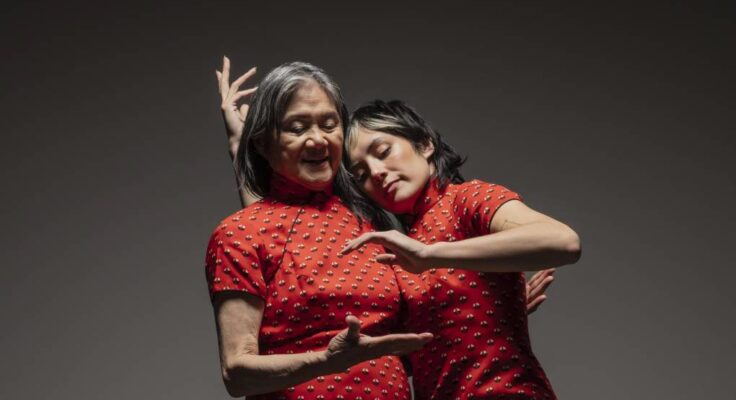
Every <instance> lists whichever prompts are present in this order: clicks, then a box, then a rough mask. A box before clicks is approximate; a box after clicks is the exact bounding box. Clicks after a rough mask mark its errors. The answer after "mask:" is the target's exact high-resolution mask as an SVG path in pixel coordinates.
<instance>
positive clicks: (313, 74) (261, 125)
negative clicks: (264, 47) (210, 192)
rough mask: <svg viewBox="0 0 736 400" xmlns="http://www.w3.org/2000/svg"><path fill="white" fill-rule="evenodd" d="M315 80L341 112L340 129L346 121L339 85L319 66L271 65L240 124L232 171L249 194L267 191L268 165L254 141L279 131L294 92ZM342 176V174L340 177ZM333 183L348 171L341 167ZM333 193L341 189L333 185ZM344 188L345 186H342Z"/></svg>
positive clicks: (341, 180) (339, 181)
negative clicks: (239, 137)
mask: <svg viewBox="0 0 736 400" xmlns="http://www.w3.org/2000/svg"><path fill="white" fill-rule="evenodd" d="M312 81H313V82H317V84H318V85H319V86H320V87H321V88H322V89H323V90H324V91H325V93H326V94H327V96H328V97H329V98H330V100H332V102H333V103H334V104H335V109H336V110H337V112H338V114H339V115H340V124H341V125H342V128H343V132H344V131H345V128H346V125H347V123H348V110H347V107H346V106H345V102H344V101H343V98H342V94H341V93H340V88H339V87H338V86H337V83H335V81H333V80H332V78H330V77H329V76H328V75H327V74H326V73H325V72H324V71H323V70H322V69H321V68H319V67H316V66H314V65H312V64H309V63H305V62H298V61H297V62H290V63H286V64H282V65H280V66H278V67H276V68H274V69H273V70H272V71H271V72H269V73H268V75H266V76H265V77H264V78H263V80H262V81H261V83H260V84H259V85H258V90H257V91H256V93H255V95H254V96H253V99H252V100H251V103H250V108H249V109H248V115H247V117H246V119H245V125H244V126H243V135H242V137H241V139H240V146H239V148H238V154H237V156H236V158H235V170H236V172H237V175H238V178H239V181H240V184H241V185H242V186H243V187H244V188H245V189H246V190H248V191H250V192H251V193H254V194H256V195H258V196H261V197H263V196H265V195H267V194H268V191H269V182H270V179H271V174H272V172H273V171H272V170H271V166H270V165H269V164H268V161H267V160H266V159H265V158H264V157H263V156H262V155H261V154H260V153H259V152H258V150H257V148H256V146H255V143H256V140H259V139H260V140H263V139H261V138H266V143H268V137H270V135H271V133H272V132H280V131H281V129H280V123H281V121H282V120H283V118H284V115H285V114H286V110H287V108H288V106H289V102H290V101H291V99H292V97H293V96H294V93H296V91H297V90H299V88H300V87H302V86H303V85H304V84H306V83H308V82H312ZM343 175H344V176H343ZM335 183H336V184H338V185H343V184H349V179H348V175H347V171H346V170H345V169H344V168H343V167H342V166H341V167H340V168H339V169H338V174H337V176H336V181H335ZM335 189H336V190H335V194H338V192H340V191H341V190H338V188H335ZM342 189H345V190H347V188H342Z"/></svg>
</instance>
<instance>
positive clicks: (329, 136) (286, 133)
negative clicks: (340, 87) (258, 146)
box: [265, 81, 343, 190]
mask: <svg viewBox="0 0 736 400" xmlns="http://www.w3.org/2000/svg"><path fill="white" fill-rule="evenodd" d="M279 129H280V132H275V133H274V135H275V136H274V137H272V140H271V143H270V145H268V146H267V148H266V149H265V153H266V154H265V155H266V158H267V159H268V162H269V164H270V166H271V168H272V169H273V171H274V172H276V173H278V174H281V175H282V176H283V177H285V178H286V179H288V180H290V181H292V182H295V183H298V184H300V185H302V186H304V187H306V188H308V189H311V190H324V189H326V188H327V187H328V186H329V185H330V184H331V183H332V180H333V178H334V177H335V174H336V173H337V169H338V168H339V166H340V161H341V157H342V141H343V132H342V125H341V123H340V114H339V113H338V111H337V109H336V108H335V104H334V103H333V102H332V100H331V99H330V97H329V96H328V95H327V93H326V92H325V91H324V90H323V89H322V88H321V87H320V86H319V84H317V82H314V81H310V82H307V83H305V84H304V85H302V86H301V87H300V88H299V89H298V90H297V91H296V93H294V95H293V97H292V99H291V102H290V103H289V106H288V108H287V110H286V114H285V115H284V118H283V120H282V121H281V123H280V127H279Z"/></svg>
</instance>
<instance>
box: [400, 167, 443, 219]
mask: <svg viewBox="0 0 736 400" xmlns="http://www.w3.org/2000/svg"><path fill="white" fill-rule="evenodd" d="M439 184H440V183H439V179H437V178H432V179H430V180H429V182H427V184H426V185H425V186H424V189H422V193H421V194H420V195H419V197H417V201H416V203H414V208H413V209H412V211H411V214H405V215H404V216H403V217H404V218H403V220H404V222H405V223H407V224H408V226H412V225H414V222H416V221H417V220H419V219H420V218H421V217H422V215H424V214H425V213H426V212H427V211H429V209H430V208H432V207H433V206H434V205H435V204H437V202H438V201H440V200H441V199H442V197H443V196H444V195H445V190H446V189H447V186H445V187H444V188H442V189H440V187H439Z"/></svg>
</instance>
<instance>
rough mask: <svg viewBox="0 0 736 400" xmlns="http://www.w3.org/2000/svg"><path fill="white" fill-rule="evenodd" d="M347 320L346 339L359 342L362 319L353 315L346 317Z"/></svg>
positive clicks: (350, 341) (349, 341)
mask: <svg viewBox="0 0 736 400" xmlns="http://www.w3.org/2000/svg"><path fill="white" fill-rule="evenodd" d="M345 322H346V323H347V324H348V333H347V334H346V335H345V340H346V341H347V342H348V343H351V344H352V343H358V340H359V339H360V324H361V322H360V320H359V319H358V318H356V317H355V316H353V315H348V316H347V317H345Z"/></svg>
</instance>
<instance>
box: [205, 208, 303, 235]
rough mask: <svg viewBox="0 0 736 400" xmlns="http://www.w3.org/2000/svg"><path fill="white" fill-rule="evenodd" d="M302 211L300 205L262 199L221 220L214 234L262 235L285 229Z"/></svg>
mask: <svg viewBox="0 0 736 400" xmlns="http://www.w3.org/2000/svg"><path fill="white" fill-rule="evenodd" d="M299 212H300V209H299V207H296V206H294V205H289V204H285V203H282V202H279V201H275V200H272V199H261V200H258V201H256V202H254V203H252V204H250V205H249V206H247V207H245V208H243V209H240V210H238V211H236V212H234V213H232V214H230V215H228V216H227V217H225V218H223V219H222V220H220V222H219V223H218V224H217V226H216V227H215V229H214V231H213V233H212V236H213V237H214V236H219V237H221V238H223V239H224V238H229V237H233V236H237V237H241V236H243V235H246V237H248V238H249V239H250V236H251V235H252V236H253V237H256V236H262V235H263V234H264V233H267V232H272V231H274V232H275V231H283V230H284V229H287V228H288V227H287V225H288V226H290V224H291V222H293V220H294V218H296V217H297V216H298V214H299Z"/></svg>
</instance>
